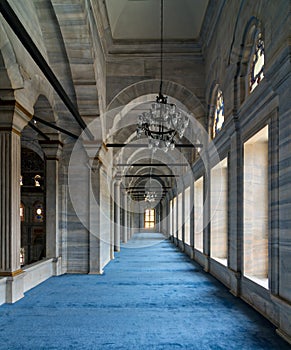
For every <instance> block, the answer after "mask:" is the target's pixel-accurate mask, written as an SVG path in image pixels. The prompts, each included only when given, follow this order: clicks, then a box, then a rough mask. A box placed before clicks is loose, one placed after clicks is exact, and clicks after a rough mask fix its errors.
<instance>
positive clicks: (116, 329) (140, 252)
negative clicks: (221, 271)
mask: <svg viewBox="0 0 291 350" xmlns="http://www.w3.org/2000/svg"><path fill="white" fill-rule="evenodd" d="M127 247H128V248H125V247H123V248H122V251H121V253H119V254H117V255H116V258H115V260H114V261H112V262H111V263H110V264H109V265H108V266H107V267H106V268H105V273H104V275H102V276H98V275H64V276H60V277H54V278H51V279H49V280H48V281H46V282H44V283H43V284H41V285H39V286H38V287H36V288H34V289H33V290H31V291H29V292H28V293H26V295H25V298H24V299H22V300H20V301H19V302H17V303H16V304H14V305H3V306H1V307H0V349H13V350H14V349H30V350H31V349H38V350H39V349H78V350H79V349H102V350H108V349H124V350H131V349H137V350H140V349H154V350H157V349H158V350H159V349H165V350H168V349H169V350H172V349H199V350H203V349H215V350H216V349H240V350H243V349H247V350H252V349H261V350H266V349H280V350H284V349H290V347H289V346H288V345H287V344H286V343H285V342H284V341H283V340H282V339H281V338H280V337H279V336H277V335H276V333H275V328H274V327H273V326H272V325H271V324H270V323H269V322H268V321H267V320H265V319H264V318H263V317H262V316H260V315H259V314H258V313H257V312H256V311H254V310H253V309H252V308H250V307H249V306H248V305H246V304H245V303H244V302H243V301H242V300H240V299H238V298H235V297H234V296H233V295H231V294H230V293H229V292H228V290H227V289H226V288H225V287H224V286H223V285H221V284H220V283H219V282H218V281H216V280H215V279H214V278H212V277H211V276H210V275H208V274H206V273H204V271H203V270H202V269H201V268H200V267H199V266H198V265H197V264H195V263H193V262H192V261H191V260H190V259H188V257H187V256H185V255H184V254H182V253H181V252H179V251H178V250H177V249H176V248H175V247H174V246H173V245H172V244H171V243H170V242H169V241H167V240H164V239H163V237H162V236H161V235H159V234H147V235H146V234H137V235H135V236H134V239H133V240H132V241H131V242H130V243H129V244H128V246H127Z"/></svg>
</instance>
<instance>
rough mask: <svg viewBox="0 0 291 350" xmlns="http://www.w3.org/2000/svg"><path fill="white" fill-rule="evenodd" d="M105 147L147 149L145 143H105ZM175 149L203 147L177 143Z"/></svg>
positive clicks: (198, 144)
mask: <svg viewBox="0 0 291 350" xmlns="http://www.w3.org/2000/svg"><path fill="white" fill-rule="evenodd" d="M106 147H107V148H109V147H117V148H118V147H119V148H122V147H135V148H138V147H147V148H148V144H147V143H107V144H106ZM176 147H179V148H202V147H203V145H202V143H196V144H193V145H192V144H191V143H185V144H184V143H177V144H176Z"/></svg>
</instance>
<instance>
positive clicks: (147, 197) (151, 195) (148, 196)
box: [144, 191, 157, 203]
mask: <svg viewBox="0 0 291 350" xmlns="http://www.w3.org/2000/svg"><path fill="white" fill-rule="evenodd" d="M156 199H157V194H156V192H154V191H152V192H150V191H148V192H147V193H146V195H145V199H144V200H145V202H150V203H152V202H155V201H156Z"/></svg>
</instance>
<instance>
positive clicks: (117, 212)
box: [114, 176, 121, 252]
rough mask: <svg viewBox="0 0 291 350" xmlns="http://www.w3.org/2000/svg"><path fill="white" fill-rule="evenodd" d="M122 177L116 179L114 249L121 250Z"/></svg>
mask: <svg viewBox="0 0 291 350" xmlns="http://www.w3.org/2000/svg"><path fill="white" fill-rule="evenodd" d="M120 181H121V178H120V177H118V176H117V177H116V178H115V181H114V250H115V251H116V252H119V251H120V224H121V222H120Z"/></svg>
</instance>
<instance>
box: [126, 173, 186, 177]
mask: <svg viewBox="0 0 291 350" xmlns="http://www.w3.org/2000/svg"><path fill="white" fill-rule="evenodd" d="M121 176H122V177H140V178H144V177H152V178H159V177H179V176H180V175H173V174H168V175H156V174H147V175H121Z"/></svg>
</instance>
